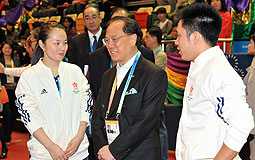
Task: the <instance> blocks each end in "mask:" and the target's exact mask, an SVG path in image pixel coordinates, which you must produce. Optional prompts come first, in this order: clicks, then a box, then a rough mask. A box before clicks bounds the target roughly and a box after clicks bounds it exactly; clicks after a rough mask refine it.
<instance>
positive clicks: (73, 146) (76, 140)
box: [65, 136, 84, 158]
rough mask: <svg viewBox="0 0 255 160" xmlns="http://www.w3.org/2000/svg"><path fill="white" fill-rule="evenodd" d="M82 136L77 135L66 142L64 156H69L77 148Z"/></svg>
mask: <svg viewBox="0 0 255 160" xmlns="http://www.w3.org/2000/svg"><path fill="white" fill-rule="evenodd" d="M83 138H84V136H83V137H79V136H75V137H74V138H73V139H72V140H71V141H70V142H69V144H68V146H67V148H66V150H65V154H66V156H67V157H68V158H69V157H71V156H72V155H73V154H74V153H75V152H76V151H77V150H78V148H79V146H80V144H81V142H82V140H83Z"/></svg>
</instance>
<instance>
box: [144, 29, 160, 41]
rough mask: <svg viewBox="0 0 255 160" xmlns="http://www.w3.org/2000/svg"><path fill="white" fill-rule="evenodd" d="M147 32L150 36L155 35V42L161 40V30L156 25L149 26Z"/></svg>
mask: <svg viewBox="0 0 255 160" xmlns="http://www.w3.org/2000/svg"><path fill="white" fill-rule="evenodd" d="M147 32H149V34H150V35H151V36H152V37H156V38H157V42H158V43H159V44H160V43H161V40H162V30H161V29H160V28H159V27H158V26H151V27H150V28H149V29H148V30H147Z"/></svg>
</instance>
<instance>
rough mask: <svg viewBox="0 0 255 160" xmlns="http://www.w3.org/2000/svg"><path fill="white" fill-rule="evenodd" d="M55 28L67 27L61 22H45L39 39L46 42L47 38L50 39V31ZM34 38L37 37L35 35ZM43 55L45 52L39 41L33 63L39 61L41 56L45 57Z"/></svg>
mask: <svg viewBox="0 0 255 160" xmlns="http://www.w3.org/2000/svg"><path fill="white" fill-rule="evenodd" d="M55 28H59V29H63V30H65V28H64V27H63V26H62V25H61V24H58V23H56V22H47V23H44V24H43V25H42V26H41V27H40V33H39V39H38V40H41V41H42V42H43V43H44V44H45V42H46V40H47V39H49V34H50V32H51V31H52V30H53V29H55ZM34 38H35V39H36V37H35V36H34ZM43 55H44V52H43V50H42V48H41V47H40V46H39V43H37V44H36V46H35V49H34V54H33V56H32V58H31V64H32V65H35V64H36V63H37V62H38V61H39V59H40V58H41V57H43Z"/></svg>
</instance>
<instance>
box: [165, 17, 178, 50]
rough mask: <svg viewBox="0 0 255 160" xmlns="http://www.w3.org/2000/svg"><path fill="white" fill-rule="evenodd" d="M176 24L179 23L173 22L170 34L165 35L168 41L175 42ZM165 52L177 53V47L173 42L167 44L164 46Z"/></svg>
mask: <svg viewBox="0 0 255 160" xmlns="http://www.w3.org/2000/svg"><path fill="white" fill-rule="evenodd" d="M178 22H179V21H175V22H174V23H173V27H172V30H171V32H170V34H169V35H167V39H169V40H176V38H177V25H178ZM165 51H166V52H167V53H174V52H177V46H176V45H175V43H174V42H173V43H170V44H167V45H166V49H165Z"/></svg>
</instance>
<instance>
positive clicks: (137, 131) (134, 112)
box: [92, 56, 167, 160]
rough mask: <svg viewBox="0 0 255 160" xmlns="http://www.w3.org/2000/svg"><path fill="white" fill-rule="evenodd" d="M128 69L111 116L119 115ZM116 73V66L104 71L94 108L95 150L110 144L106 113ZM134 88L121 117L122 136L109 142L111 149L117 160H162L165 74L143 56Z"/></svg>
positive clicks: (137, 68) (127, 98) (137, 67)
mask: <svg viewBox="0 0 255 160" xmlns="http://www.w3.org/2000/svg"><path fill="white" fill-rule="evenodd" d="M129 72H130V70H129ZM129 72H128V73H127V75H126V76H125V78H124V80H123V82H122V83H121V85H120V87H119V89H118V90H116V92H115V95H114V98H113V102H112V106H111V109H110V112H109V115H108V117H109V118H115V117H116V112H117V108H118V104H119V100H120V97H121V94H122V91H123V89H124V85H125V83H126V80H127V77H128V74H129ZM115 74H116V67H114V68H112V69H109V70H108V71H106V72H105V74H104V76H103V80H102V85H101V86H102V87H101V89H100V91H99V95H98V99H97V102H96V105H95V108H94V111H93V118H92V138H93V143H94V147H95V153H97V152H98V150H99V149H100V148H101V147H103V146H105V145H108V141H107V137H106V131H105V114H106V111H107V108H108V102H109V97H110V92H111V88H112V85H113V81H114V78H115ZM131 88H135V89H136V90H137V93H136V94H131V95H126V96H125V98H124V102H123V108H122V111H121V114H120V116H119V125H120V135H119V136H118V137H117V138H116V139H115V140H114V141H113V142H112V143H111V144H110V145H109V149H110V152H111V153H112V155H113V156H114V157H115V159H117V160H120V159H130V160H131V159H132V160H141V159H146V160H159V159H161V156H160V143H159V120H160V113H161V111H162V109H163V106H164V105H163V104H164V100H165V96H166V91H167V76H166V73H165V71H164V70H162V69H160V68H159V67H157V66H156V65H155V64H153V63H151V62H149V61H148V60H146V59H145V58H143V56H141V57H140V59H139V60H138V63H137V66H136V69H135V72H134V77H132V79H131V82H130V84H129V87H128V91H129V90H130V89H131Z"/></svg>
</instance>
